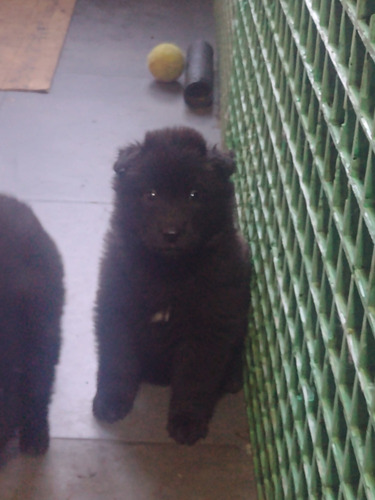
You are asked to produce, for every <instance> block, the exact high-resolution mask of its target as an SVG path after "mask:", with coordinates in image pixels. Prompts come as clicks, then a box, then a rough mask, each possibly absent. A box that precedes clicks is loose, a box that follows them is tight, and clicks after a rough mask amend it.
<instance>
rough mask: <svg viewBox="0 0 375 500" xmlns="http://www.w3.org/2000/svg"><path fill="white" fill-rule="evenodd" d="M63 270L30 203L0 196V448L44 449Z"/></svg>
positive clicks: (57, 343)
mask: <svg viewBox="0 0 375 500" xmlns="http://www.w3.org/2000/svg"><path fill="white" fill-rule="evenodd" d="M63 299H64V289H63V268H62V263H61V260H60V256H59V254H58V251H57V249H56V246H55V244H54V243H53V241H52V240H51V238H50V237H49V236H48V235H47V234H46V232H45V231H44V229H43V228H42V226H41V225H40V223H39V221H38V220H37V218H36V217H35V215H34V214H33V212H32V211H31V209H30V208H29V207H27V206H26V205H24V204H23V203H21V202H19V201H17V200H16V199H14V198H11V197H8V196H4V195H0V446H4V445H5V444H6V442H7V441H8V439H9V438H10V437H12V435H13V434H14V432H15V431H16V430H19V434H20V448H21V451H23V452H27V453H31V454H40V453H44V452H45V451H46V450H47V448H48V444H49V431H48V405H49V401H50V395H51V389H52V383H53V379H54V369H55V365H56V363H57V361H58V355H59V347H60V318H61V314H62V308H63Z"/></svg>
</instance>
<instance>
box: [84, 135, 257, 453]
mask: <svg viewBox="0 0 375 500" xmlns="http://www.w3.org/2000/svg"><path fill="white" fill-rule="evenodd" d="M114 170H115V172H116V174H117V175H116V178H115V180H114V190H115V193H116V196H115V205H114V210H113V214H112V219H111V225H110V229H109V232H108V234H107V236H106V246H105V253H104V258H103V260H102V264H101V272H100V282H99V290H98V294H97V302H96V335H97V340H98V351H99V370H98V380H97V394H96V396H95V399H94V405H93V410H94V414H95V416H96V417H97V418H98V419H101V420H106V421H109V422H111V421H115V420H118V419H121V418H123V417H124V416H125V415H126V414H127V413H128V412H129V411H130V409H131V408H132V405H133V401H134V398H135V396H136V394H137V390H138V387H139V384H140V382H142V381H149V382H151V383H159V384H169V383H170V384H171V388H172V394H171V401H170V410H169V421H168V431H169V434H170V436H171V437H173V438H174V439H175V440H176V441H178V442H180V443H187V444H193V443H194V442H195V441H197V440H198V439H200V438H203V437H205V436H206V434H207V431H208V423H209V420H210V418H211V416H212V413H213V410H214V406H215V404H216V402H217V400H218V399H219V397H220V396H221V394H222V393H223V392H224V391H225V390H231V391H234V390H236V389H237V390H238V389H239V388H240V387H241V384H242V374H241V352H242V347H243V340H244V336H245V333H246V328H247V313H248V305H249V259H248V249H247V245H246V243H245V242H244V239H243V238H242V236H241V235H240V234H239V233H238V230H237V227H236V224H235V215H234V213H235V210H234V205H235V199H234V189H233V185H232V183H231V182H230V180H229V177H230V175H231V174H232V173H233V171H234V163H233V160H232V159H231V158H230V157H229V156H226V155H224V154H222V153H220V152H218V151H217V150H216V149H215V148H213V149H208V148H207V146H206V142H205V140H204V139H203V137H202V136H201V135H200V134H199V133H198V132H196V131H195V130H192V129H189V128H172V129H162V130H157V131H153V132H149V133H147V134H146V137H145V140H144V142H143V143H142V144H138V143H137V144H133V145H130V146H129V147H127V148H126V149H124V150H121V151H120V154H119V157H118V160H117V162H116V164H115V166H114Z"/></svg>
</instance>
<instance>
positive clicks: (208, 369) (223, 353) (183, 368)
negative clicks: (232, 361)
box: [168, 342, 229, 445]
mask: <svg viewBox="0 0 375 500" xmlns="http://www.w3.org/2000/svg"><path fill="white" fill-rule="evenodd" d="M228 357H229V354H228V349H225V348H224V347H223V348H221V349H220V348H219V347H218V345H215V347H214V348H212V346H208V345H207V344H205V345H201V344H200V343H199V342H196V343H195V344H193V343H189V344H188V343H186V344H185V345H183V346H182V347H181V349H180V350H179V352H178V354H177V356H176V359H175V364H174V367H175V368H174V373H173V377H172V395H171V401H170V408H169V418H168V432H169V434H170V436H171V437H172V438H174V439H175V440H176V441H177V442H179V443H181V444H189V445H192V444H194V443H195V442H196V441H197V440H198V439H202V438H204V437H206V435H207V432H208V424H209V421H210V419H211V417H212V413H213V410H214V407H215V404H216V402H217V401H218V399H219V397H220V395H221V393H222V381H223V377H224V375H225V371H226V367H227V364H228V362H229V359H228Z"/></svg>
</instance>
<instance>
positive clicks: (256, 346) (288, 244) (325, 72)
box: [216, 0, 375, 500]
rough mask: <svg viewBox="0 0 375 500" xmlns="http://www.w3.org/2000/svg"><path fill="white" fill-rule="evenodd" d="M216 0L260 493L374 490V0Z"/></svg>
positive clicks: (333, 495)
mask: <svg viewBox="0 0 375 500" xmlns="http://www.w3.org/2000/svg"><path fill="white" fill-rule="evenodd" d="M216 10H217V11H218V12H219V13H220V12H224V10H225V12H226V16H227V17H228V12H230V13H231V14H232V17H231V19H230V22H228V20H227V21H225V22H226V23H227V30H228V33H230V36H229V35H228V37H227V40H226V41H224V42H223V40H225V36H222V37H221V40H222V41H221V42H220V44H221V46H222V45H225V47H226V49H225V54H229V53H230V57H229V56H228V55H226V56H225V55H224V59H226V63H225V61H223V64H222V65H221V80H222V81H225V80H227V81H229V82H230V84H229V85H228V87H229V89H230V91H228V92H227V94H228V95H227V96H224V100H223V102H222V106H223V107H224V113H223V114H222V116H224V119H225V121H226V130H227V136H226V139H227V143H228V145H229V147H231V148H232V149H234V150H235V152H236V155H237V159H238V170H239V172H238V176H237V193H238V202H239V215H240V221H241V224H242V227H243V229H244V231H245V234H246V235H247V237H248V239H249V241H250V245H251V250H252V257H253V263H254V276H255V278H254V283H253V294H252V300H253V309H254V318H253V320H252V324H251V328H250V334H249V338H248V346H247V356H246V359H247V371H248V384H247V387H246V392H247V398H248V410H249V421H250V432H251V441H252V444H253V447H254V453H255V465H256V472H257V477H258V480H259V496H260V497H261V498H262V497H264V498H268V499H270V500H272V499H274V498H275V499H283V498H285V499H288V500H290V499H294V498H299V499H310V498H311V499H314V498H316V499H320V498H327V499H335V500H336V499H339V500H340V499H373V498H375V252H374V241H375V142H374V137H373V136H374V132H375V124H374V112H375V2H374V1H373V0H371V1H370V0H357V1H349V0H300V1H296V0H232V1H230V2H225V1H224V0H216ZM218 18H219V23H220V22H221V23H223V17H222V18H220V15H218ZM221 29H223V27H222V26H221ZM228 44H230V50H228ZM228 68H229V69H228Z"/></svg>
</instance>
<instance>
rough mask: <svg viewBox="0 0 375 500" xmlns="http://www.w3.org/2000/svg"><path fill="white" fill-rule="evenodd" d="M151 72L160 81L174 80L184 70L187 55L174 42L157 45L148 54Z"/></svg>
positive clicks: (148, 64)
mask: <svg viewBox="0 0 375 500" xmlns="http://www.w3.org/2000/svg"><path fill="white" fill-rule="evenodd" d="M147 66H148V69H149V70H150V73H151V74H152V75H153V77H154V78H155V79H156V80H159V81H160V82H173V81H174V80H177V78H178V77H179V76H180V75H181V74H182V72H183V71H184V66H185V57H184V54H183V53H182V50H181V49H180V48H179V47H177V45H174V44H173V43H161V44H159V45H156V47H154V48H153V49H152V50H151V52H150V53H149V55H148V56H147Z"/></svg>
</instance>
